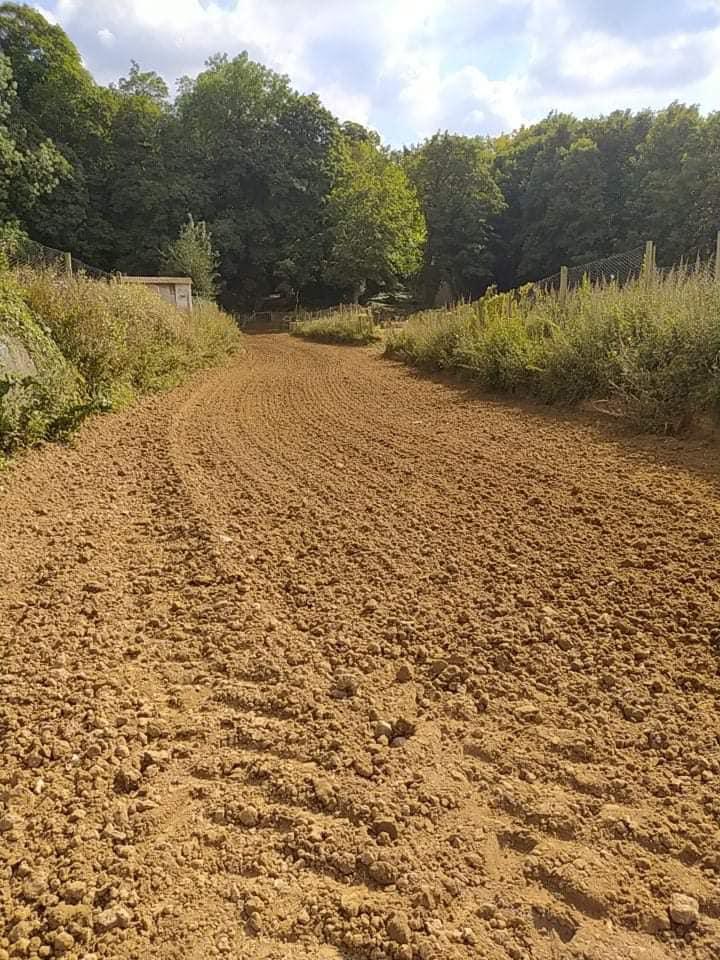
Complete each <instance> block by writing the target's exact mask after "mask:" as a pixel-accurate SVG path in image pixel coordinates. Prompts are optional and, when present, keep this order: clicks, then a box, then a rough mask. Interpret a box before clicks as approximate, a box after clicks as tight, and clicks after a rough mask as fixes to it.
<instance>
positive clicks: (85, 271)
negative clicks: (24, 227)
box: [0, 235, 113, 280]
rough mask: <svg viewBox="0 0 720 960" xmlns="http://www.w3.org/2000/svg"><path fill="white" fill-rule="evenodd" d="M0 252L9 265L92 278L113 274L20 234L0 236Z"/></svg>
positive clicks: (99, 278)
mask: <svg viewBox="0 0 720 960" xmlns="http://www.w3.org/2000/svg"><path fill="white" fill-rule="evenodd" d="M0 253H2V254H3V256H4V257H5V259H6V260H7V262H8V263H9V264H10V266H11V267H17V266H30V267H39V268H42V269H50V270H57V271H59V272H64V273H65V274H67V275H72V274H81V275H83V276H87V277H91V278H93V279H94V280H111V279H112V277H113V274H111V273H107V272H106V271H105V270H100V269H99V268H98V267H93V266H90V264H88V263H83V261H82V260H78V259H77V258H76V257H73V256H72V254H70V253H68V252H66V251H65V250H56V249H55V248H54V247H46V246H45V244H43V243H36V242H35V241H34V240H30V239H29V238H28V237H24V236H22V235H20V236H15V235H11V236H9V237H0Z"/></svg>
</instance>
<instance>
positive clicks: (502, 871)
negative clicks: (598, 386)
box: [0, 336, 720, 960]
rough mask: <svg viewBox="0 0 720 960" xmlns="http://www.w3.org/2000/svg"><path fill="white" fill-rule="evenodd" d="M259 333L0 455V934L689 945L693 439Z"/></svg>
mask: <svg viewBox="0 0 720 960" xmlns="http://www.w3.org/2000/svg"><path fill="white" fill-rule="evenodd" d="M710 449H711V448H707V449H706V450H705V451H703V449H702V448H697V447H696V448H693V449H690V448H689V447H688V446H687V445H683V444H679V445H674V444H668V443H667V442H664V441H660V440H657V441H655V440H653V441H647V440H645V441H629V440H627V441H623V440H619V441H618V442H615V441H613V440H612V439H611V438H610V437H609V435H608V434H607V433H606V432H602V431H601V430H599V429H595V428H593V427H591V426H589V425H586V424H583V423H581V422H580V421H573V420H568V419H562V418H560V417H558V418H557V419H552V418H550V417H546V416H543V415H542V414H541V413H540V412H538V411H535V412H533V411H532V410H522V409H519V408H513V407H512V406H510V405H506V404H501V403H493V402H489V401H483V400H478V399H477V398H473V397H471V396H469V395H468V394H466V393H464V392H463V391H462V390H459V389H453V388H450V387H447V386H443V385H441V384H438V383H433V382H431V381H427V380H421V379H417V378H414V377H413V376H412V375H411V374H409V373H408V372H407V371H405V370H402V369H400V368H396V367H395V366H394V365H391V364H388V363H385V362H382V361H379V360H377V359H376V358H375V357H374V356H373V355H372V354H371V353H369V352H366V351H362V350H361V351H357V350H348V349H343V348H333V347H320V346H315V345H312V344H303V343H299V342H296V341H292V340H290V339H288V338H287V337H284V336H278V337H257V338H252V339H251V341H250V352H249V356H248V357H247V358H244V359H239V360H238V361H237V362H234V363H233V364H232V365H230V366H228V367H226V368H224V369H222V370H217V371H213V372H211V373H209V374H205V375H203V377H202V378H201V379H199V380H198V381H196V382H195V383H194V384H193V385H191V386H188V387H186V388H183V389H181V390H179V391H176V392H175V393H173V394H171V395H168V396H165V397H161V398H156V399H153V400H151V401H149V402H146V403H144V404H143V405H142V406H141V407H140V408H136V409H135V410H133V411H131V412H129V413H127V414H125V415H119V416H113V417H107V418H103V419H98V420H96V421H95V422H93V423H91V424H88V425H87V426H86V427H85V428H84V430H83V431H82V432H81V434H80V436H79V438H78V441H77V443H76V445H75V446H74V448H72V449H63V448H59V447H56V448H49V449H46V450H43V451H38V452H35V453H33V454H31V455H30V456H28V457H27V458H26V459H25V460H23V461H22V462H21V463H20V464H18V465H16V466H15V467H14V468H13V469H12V470H11V471H10V472H9V473H8V474H6V475H4V476H0V488H1V489H0V517H1V520H0V652H1V653H2V661H1V666H0V683H1V687H0V747H1V749H2V754H1V756H0V960H5V958H7V957H8V956H10V957H31V958H37V957H48V956H53V957H54V956H63V957H65V958H83V957H84V958H87V960H91V958H95V957H106V958H113V960H115V958H118V960H130V958H158V960H170V958H177V960H181V958H182V960H206V958H214V957H222V958H238V960H246V958H247V960H256V958H267V960H270V958H278V960H280V958H298V960H313V958H321V960H333V958H334V960H338V958H347V960H350V958H363V960H365V958H373V960H375V958H377V960H382V958H400V960H404V958H407V960H412V958H437V960H446V958H469V957H487V958H498V960H506V958H511V960H524V958H533V960H534V958H540V960H545V958H547V960H550V958H560V957H576V958H581V957H584V958H588V960H624V958H627V960H662V958H671V957H677V956H679V957H687V958H693V960H710V958H717V957H718V956H720V699H719V697H720V675H719V673H718V668H719V666H720V653H719V651H718V643H719V642H720V559H719V553H720V507H719V505H718V499H717V495H718V490H719V489H720V466H719V465H718V460H717V456H716V455H715V454H712V453H711V452H710Z"/></svg>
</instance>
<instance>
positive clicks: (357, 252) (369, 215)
mask: <svg viewBox="0 0 720 960" xmlns="http://www.w3.org/2000/svg"><path fill="white" fill-rule="evenodd" d="M336 165H337V174H336V180H335V183H334V185H333V188H332V190H331V191H330V195H329V198H328V208H329V216H330V219H331V222H332V230H331V236H332V242H331V247H330V255H329V259H328V264H327V268H326V276H327V277H328V278H329V279H330V280H331V281H332V282H333V283H335V284H337V285H338V286H340V287H345V288H349V289H350V290H352V293H353V298H354V300H355V301H357V299H358V297H359V295H360V293H361V292H362V290H363V289H364V287H365V284H366V283H367V282H368V281H369V282H371V283H373V284H375V285H377V286H378V287H380V288H383V287H390V288H392V287H394V286H395V285H396V284H397V283H398V282H399V281H400V280H401V279H403V278H405V277H408V276H412V274H413V273H415V272H416V271H417V270H418V269H419V267H420V262H421V252H422V245H423V242H424V240H425V223H424V220H423V216H422V213H421V211H420V205H419V203H418V200H417V197H416V195H415V193H414V191H413V189H412V187H411V185H410V183H409V181H408V179H407V176H406V174H405V172H404V170H403V169H402V168H401V167H400V166H399V165H398V164H396V163H394V162H393V161H392V160H391V159H390V158H389V157H387V156H386V155H385V154H384V153H383V152H382V151H380V150H379V149H378V148H377V147H376V146H375V145H374V144H373V143H372V142H370V141H368V140H357V141H348V140H347V139H345V138H344V137H339V138H338V140H337V144H336Z"/></svg>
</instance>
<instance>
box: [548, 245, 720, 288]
mask: <svg viewBox="0 0 720 960" xmlns="http://www.w3.org/2000/svg"><path fill="white" fill-rule="evenodd" d="M719 260H720V239H719V240H718V243H717V245H711V244H703V245H701V246H698V247H695V248H693V249H692V250H691V251H688V253H686V254H685V255H684V256H682V257H680V259H679V260H677V261H675V262H674V263H670V264H668V265H664V266H660V267H658V266H657V263H656V248H655V243H654V242H650V241H648V242H647V243H644V244H641V245H640V246H637V247H634V248H633V249H632V250H626V251H625V252H623V253H614V254H612V255H611V256H609V257H604V258H603V259H600V260H591V261H590V262H589V263H583V264H581V265H579V266H575V267H562V268H561V269H560V270H559V271H558V272H557V273H553V274H551V275H550V276H549V277H543V279H542V280H537V281H536V282H535V283H534V284H533V286H534V287H535V288H536V289H539V290H542V291H550V290H555V291H558V292H562V291H563V290H567V289H570V288H572V287H577V286H579V285H580V284H582V283H590V284H602V283H618V284H620V285H622V284H624V283H628V282H629V281H630V280H637V279H638V278H639V277H641V276H643V274H644V273H645V271H651V272H652V274H653V275H655V276H670V275H673V274H674V275H677V274H683V275H691V274H695V273H701V272H714V274H715V276H716V277H718V278H720V262H719Z"/></svg>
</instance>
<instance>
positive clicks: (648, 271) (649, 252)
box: [643, 240, 655, 283]
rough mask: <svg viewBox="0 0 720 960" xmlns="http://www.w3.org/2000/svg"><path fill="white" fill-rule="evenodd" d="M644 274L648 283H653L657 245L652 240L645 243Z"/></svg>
mask: <svg viewBox="0 0 720 960" xmlns="http://www.w3.org/2000/svg"><path fill="white" fill-rule="evenodd" d="M643 274H644V276H645V281H646V282H647V283H652V281H653V277H654V276H655V244H654V242H653V241H652V240H648V241H646V243H645V256H644V257H643Z"/></svg>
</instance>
